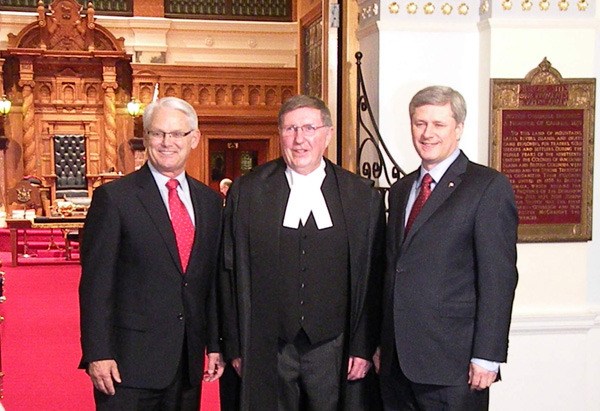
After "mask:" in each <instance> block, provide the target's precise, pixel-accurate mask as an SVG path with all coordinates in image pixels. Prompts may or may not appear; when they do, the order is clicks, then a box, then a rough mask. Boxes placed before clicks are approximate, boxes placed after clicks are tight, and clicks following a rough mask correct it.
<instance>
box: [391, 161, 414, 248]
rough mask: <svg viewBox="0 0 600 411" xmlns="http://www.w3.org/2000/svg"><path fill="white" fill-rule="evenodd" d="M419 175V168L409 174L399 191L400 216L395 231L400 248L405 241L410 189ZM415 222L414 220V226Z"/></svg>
mask: <svg viewBox="0 0 600 411" xmlns="http://www.w3.org/2000/svg"><path fill="white" fill-rule="evenodd" d="M418 177H419V170H418V169H417V171H414V172H412V173H410V174H409V175H407V176H406V177H404V178H406V179H408V180H407V183H406V184H404V185H402V186H401V189H400V190H399V191H398V194H397V195H398V202H397V204H398V207H399V211H398V213H397V215H398V218H397V220H396V226H395V232H396V233H398V235H397V237H396V240H397V242H398V244H397V246H398V248H401V247H402V244H403V243H404V221H405V220H406V205H407V204H408V198H409V197H410V191H411V190H412V187H413V185H414V183H415V180H416V179H417V178H418ZM414 227H415V224H414V222H413V228H414Z"/></svg>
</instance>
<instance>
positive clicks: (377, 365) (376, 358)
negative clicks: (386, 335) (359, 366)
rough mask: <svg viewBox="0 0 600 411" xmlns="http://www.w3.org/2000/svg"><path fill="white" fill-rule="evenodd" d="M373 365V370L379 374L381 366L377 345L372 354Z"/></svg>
mask: <svg viewBox="0 0 600 411" xmlns="http://www.w3.org/2000/svg"><path fill="white" fill-rule="evenodd" d="M373 365H374V366H375V372H376V373H377V374H379V369H380V368H381V348H379V347H377V349H376V350H375V354H373Z"/></svg>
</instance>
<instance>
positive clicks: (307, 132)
mask: <svg viewBox="0 0 600 411" xmlns="http://www.w3.org/2000/svg"><path fill="white" fill-rule="evenodd" d="M323 127H331V126H328V125H322V126H313V125H312V124H305V125H303V126H287V127H282V128H281V134H282V135H284V136H293V135H295V134H296V133H297V132H298V130H302V134H304V136H305V137H312V136H314V135H315V134H316V132H317V130H318V129H320V128H323Z"/></svg>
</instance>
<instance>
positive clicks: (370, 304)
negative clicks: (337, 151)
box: [223, 158, 385, 410]
mask: <svg viewBox="0 0 600 411" xmlns="http://www.w3.org/2000/svg"><path fill="white" fill-rule="evenodd" d="M326 163H327V168H326V172H327V173H330V172H332V173H333V176H334V178H335V179H336V186H337V189H338V190H339V197H340V199H341V203H342V211H343V214H344V221H345V224H346V232H347V235H348V245H349V248H348V253H349V267H348V268H349V277H348V278H349V287H350V288H349V290H350V291H349V293H350V298H349V306H348V313H349V316H348V317H349V319H348V326H347V331H346V344H345V346H346V349H345V354H346V356H347V355H353V356H358V357H361V358H365V359H370V358H371V356H372V355H373V352H374V351H375V348H376V347H377V344H378V337H379V334H378V333H379V324H380V315H379V307H380V294H379V293H380V290H381V280H382V272H383V266H382V263H383V251H384V224H385V219H384V209H383V202H382V199H381V195H380V194H379V192H378V191H377V190H375V189H374V188H373V187H372V183H371V182H370V181H368V180H366V179H363V178H360V177H358V176H357V175H356V174H352V173H350V172H348V171H346V170H343V169H342V168H341V167H338V166H336V165H334V164H332V163H331V162H329V161H328V160H326ZM285 168H286V165H285V162H284V161H283V160H282V159H281V158H280V159H278V160H275V161H272V162H269V163H267V164H265V165H263V166H261V167H259V168H257V169H256V170H254V171H253V172H251V173H249V174H247V175H246V176H244V177H242V178H240V179H238V180H236V181H235V182H234V183H233V185H232V187H231V189H230V191H229V193H228V197H227V206H226V212H225V230H224V246H223V248H224V252H225V258H224V263H225V271H224V273H223V291H224V302H223V304H224V312H225V315H226V318H227V319H226V321H225V326H226V327H225V333H224V337H225V338H224V342H225V352H226V354H227V356H228V358H235V357H240V356H241V357H242V358H243V367H242V373H243V375H242V398H241V408H242V409H244V410H255V409H256V410H258V409H260V410H271V409H277V388H276V384H277V336H278V328H277V326H276V324H277V323H276V322H275V318H277V317H276V316H275V315H273V308H274V307H276V306H277V304H276V303H274V302H273V301H271V300H270V299H269V298H268V297H267V296H265V295H264V293H261V288H260V287H257V284H258V282H259V281H260V279H257V278H256V277H260V278H262V279H264V278H276V277H277V276H278V275H279V271H278V269H279V266H278V265H279V261H280V257H279V237H280V232H281V229H282V223H283V217H284V214H285V209H286V205H287V199H288V195H289V186H288V183H287V180H286V178H285V174H284V172H285ZM263 291H264V290H263ZM323 309H324V310H326V309H328V308H327V302H326V301H324V302H323ZM346 366H347V362H346V363H344V370H345V371H347V368H346ZM344 375H345V374H344ZM364 387H366V385H363V386H359V384H356V387H346V409H352V410H359V409H368V407H367V406H363V405H362V404H363V403H364V399H365V398H367V397H368V395H369V394H373V393H375V394H376V393H377V389H376V388H375V389H372V390H371V391H370V392H365V391H361V390H363V389H364ZM354 388H355V389H354ZM350 403H352V404H353V405H349V404H350Z"/></svg>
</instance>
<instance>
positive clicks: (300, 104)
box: [278, 94, 333, 127]
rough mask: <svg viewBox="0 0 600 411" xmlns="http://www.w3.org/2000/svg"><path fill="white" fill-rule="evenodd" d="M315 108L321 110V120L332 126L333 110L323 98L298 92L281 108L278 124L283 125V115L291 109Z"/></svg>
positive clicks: (324, 123)
mask: <svg viewBox="0 0 600 411" xmlns="http://www.w3.org/2000/svg"><path fill="white" fill-rule="evenodd" d="M305 107H307V108H315V109H317V110H319V111H320V112H321V120H323V125H325V126H332V125H333V122H332V121H331V112H330V111H329V108H328V107H327V105H326V104H325V102H324V101H323V100H321V99H320V98H318V97H312V96H307V95H304V94H298V95H296V96H294V97H291V98H289V99H288V100H286V101H285V102H284V103H283V104H282V105H281V108H280V109H279V116H278V124H279V127H281V126H283V124H282V121H283V117H284V116H285V115H286V114H287V113H289V112H290V111H294V110H297V109H299V108H305Z"/></svg>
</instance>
